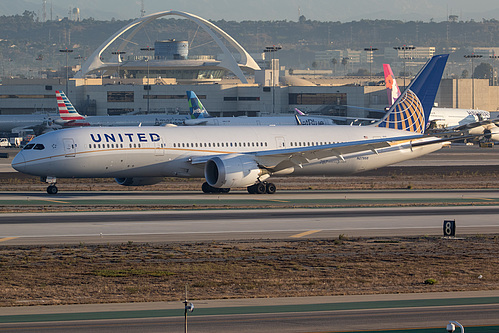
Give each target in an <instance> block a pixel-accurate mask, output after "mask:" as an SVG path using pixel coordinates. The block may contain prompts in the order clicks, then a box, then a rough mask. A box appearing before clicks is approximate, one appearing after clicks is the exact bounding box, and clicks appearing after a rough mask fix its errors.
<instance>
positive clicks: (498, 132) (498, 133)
mask: <svg viewBox="0 0 499 333" xmlns="http://www.w3.org/2000/svg"><path fill="white" fill-rule="evenodd" d="M483 135H484V137H485V138H486V139H487V140H492V141H499V127H492V128H490V129H486V130H485V131H483Z"/></svg>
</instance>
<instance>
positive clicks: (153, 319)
mask: <svg viewBox="0 0 499 333" xmlns="http://www.w3.org/2000/svg"><path fill="white" fill-rule="evenodd" d="M498 296H499V293H498V292H497V291H488V292H483V291H482V292H457V293H434V294H399V295H367V296H363V295H359V296H332V297H327V296H326V297H304V298H293V297H291V298H276V299H239V300H211V301H210V300H208V301H202V300H201V301H193V302H194V304H195V310H194V312H193V313H189V315H188V328H189V331H192V332H208V333H209V332H233V331H237V332H354V331H360V330H362V331H363V332H369V331H371V330H372V331H374V330H376V332H385V331H393V330H399V332H400V331H403V330H406V329H420V330H421V331H419V330H418V331H417V332H435V331H441V330H442V331H443V330H444V329H445V326H446V324H447V323H448V322H449V321H450V320H459V322H460V323H461V324H463V325H464V326H465V327H466V332H472V333H478V332H480V333H488V332H490V333H492V332H497V329H498V326H497V325H498V324H499V321H498V320H499V319H498V318H497V313H498V311H499V297H498ZM183 328H184V318H183V304H182V303H181V302H180V301H179V302H168V303H166V302H165V303H137V304H98V305H91V306H90V305H74V306H49V307H46V306H39V307H28V308H7V309H6V311H5V312H4V313H3V314H2V315H0V332H35V331H36V332H63V331H71V332H122V331H123V330H125V331H126V332H181V331H182V330H183ZM428 328H432V329H430V330H428ZM411 332H414V331H411Z"/></svg>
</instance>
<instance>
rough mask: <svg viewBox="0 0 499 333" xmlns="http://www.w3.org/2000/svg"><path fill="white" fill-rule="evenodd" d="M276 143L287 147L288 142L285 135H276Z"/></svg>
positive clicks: (277, 145)
mask: <svg viewBox="0 0 499 333" xmlns="http://www.w3.org/2000/svg"><path fill="white" fill-rule="evenodd" d="M275 143H276V147H277V148H286V142H285V141H284V137H282V136H276V137H275Z"/></svg>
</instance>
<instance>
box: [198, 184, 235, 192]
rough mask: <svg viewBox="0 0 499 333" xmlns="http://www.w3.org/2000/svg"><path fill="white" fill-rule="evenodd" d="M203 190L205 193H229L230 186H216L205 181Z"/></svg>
mask: <svg viewBox="0 0 499 333" xmlns="http://www.w3.org/2000/svg"><path fill="white" fill-rule="evenodd" d="M201 190H203V192H204V193H229V191H230V188H216V187H213V186H211V185H210V184H208V183H207V182H204V183H203V185H202V186H201Z"/></svg>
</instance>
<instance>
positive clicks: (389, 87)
mask: <svg viewBox="0 0 499 333" xmlns="http://www.w3.org/2000/svg"><path fill="white" fill-rule="evenodd" d="M383 71H384V72H385V85H386V92H387V94H388V103H389V106H392V105H393V103H395V101H396V100H397V98H399V96H400V89H399V86H398V84H397V81H396V80H395V75H393V72H392V68H391V67H390V65H388V64H383Z"/></svg>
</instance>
